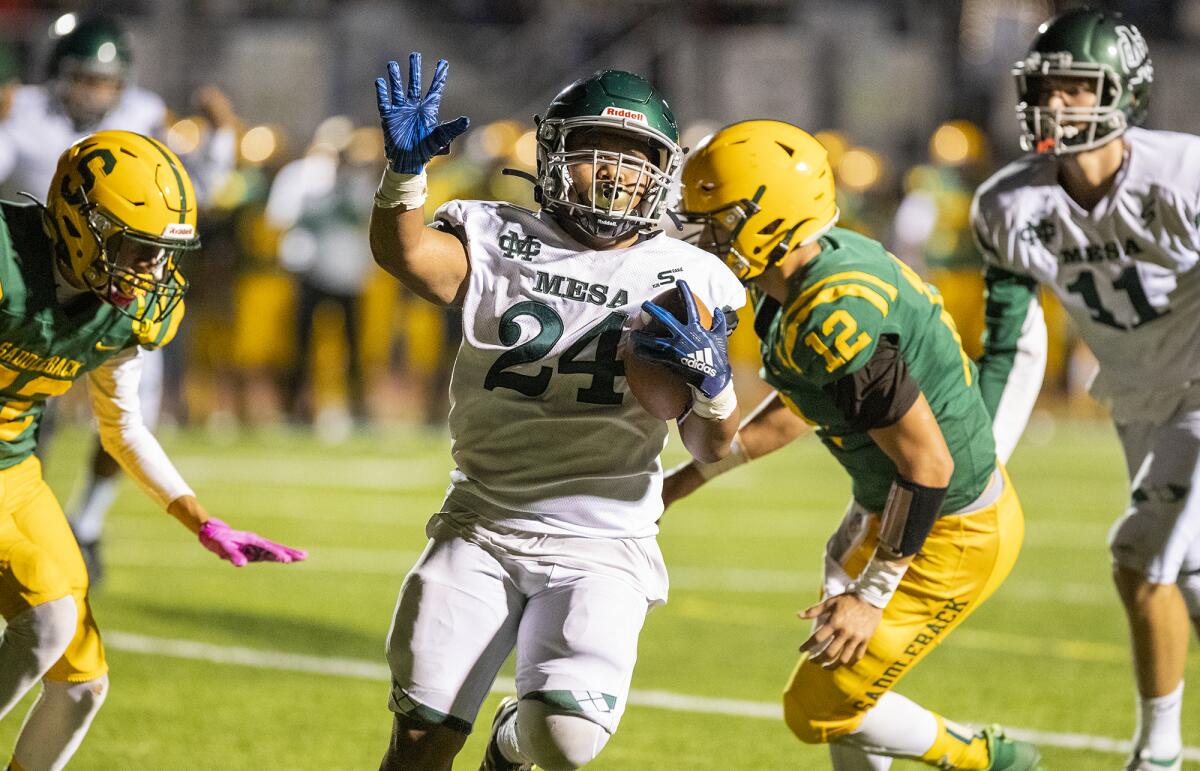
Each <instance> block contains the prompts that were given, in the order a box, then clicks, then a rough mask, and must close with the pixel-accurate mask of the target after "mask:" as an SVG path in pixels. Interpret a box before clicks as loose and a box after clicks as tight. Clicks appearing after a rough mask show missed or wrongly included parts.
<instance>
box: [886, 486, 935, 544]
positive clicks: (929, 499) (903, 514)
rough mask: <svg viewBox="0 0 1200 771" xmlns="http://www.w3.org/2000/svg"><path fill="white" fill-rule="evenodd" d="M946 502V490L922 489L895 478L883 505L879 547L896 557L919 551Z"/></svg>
mask: <svg viewBox="0 0 1200 771" xmlns="http://www.w3.org/2000/svg"><path fill="white" fill-rule="evenodd" d="M945 500H946V488H945V487H925V486H924V485H919V484H917V483H916V482H910V481H909V480H907V479H905V478H904V477H896V479H895V481H893V482H892V489H891V491H890V492H888V497H887V503H885V504H884V506H883V516H882V522H881V523H880V525H879V545H880V547H882V548H883V549H884V550H885V551H886V552H889V553H890V555H891V556H895V557H909V556H911V555H913V554H916V553H917V552H919V551H920V550H921V546H922V545H923V544H924V543H925V539H926V538H927V537H928V536H929V531H930V530H932V529H933V523H934V522H936V521H937V518H938V513H939V512H940V511H941V510H942V502H943V501H945Z"/></svg>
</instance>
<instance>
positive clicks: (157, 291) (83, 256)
mask: <svg viewBox="0 0 1200 771" xmlns="http://www.w3.org/2000/svg"><path fill="white" fill-rule="evenodd" d="M44 219H45V226H46V233H47V235H48V236H49V238H50V241H51V243H52V244H53V247H54V258H55V260H56V262H57V264H58V267H59V273H60V274H61V275H62V277H63V278H64V279H65V280H66V281H67V282H68V283H70V284H71V285H72V286H74V287H75V288H76V289H90V290H91V291H93V292H95V293H96V295H98V296H99V297H100V299H101V300H104V301H105V302H107V303H110V304H112V305H114V306H116V307H117V308H119V309H120V310H121V311H122V312H124V313H126V314H127V315H129V316H131V317H133V318H135V319H137V320H139V321H151V322H153V321H158V320H161V319H162V318H164V317H166V316H167V315H168V314H169V313H170V312H171V309H172V308H174V307H175V305H176V304H177V303H178V302H179V301H180V300H181V299H182V298H183V295H184V293H185V292H186V291H187V280H186V279H185V278H184V277H183V275H182V274H181V273H180V272H179V270H178V264H179V257H180V255H181V254H182V253H183V252H185V251H191V250H194V249H198V248H199V247H200V238H199V236H198V235H197V233H196V192H195V190H194V189H193V188H192V180H191V178H190V177H188V173H187V170H186V169H184V168H183V164H182V163H181V162H180V160H179V158H177V157H176V156H175V153H173V152H171V151H170V150H169V149H167V147H166V145H164V144H162V143H161V142H159V141H157V140H155V139H151V138H150V137H145V136H142V135H140V134H134V133H133V132H130V131H100V132H97V133H95V134H91V135H90V136H86V137H84V138H83V139H81V140H79V141H78V142H76V143H75V144H73V145H71V147H69V148H67V150H66V152H64V153H63V154H62V155H61V156H60V157H59V159H58V169H57V170H56V171H55V173H54V179H53V181H52V182H51V183H50V191H49V193H48V194H47V196H46V209H45V218H44Z"/></svg>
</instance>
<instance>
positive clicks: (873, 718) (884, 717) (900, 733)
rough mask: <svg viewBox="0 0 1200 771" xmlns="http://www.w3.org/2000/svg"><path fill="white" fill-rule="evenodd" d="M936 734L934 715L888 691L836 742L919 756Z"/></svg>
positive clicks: (877, 751)
mask: <svg viewBox="0 0 1200 771" xmlns="http://www.w3.org/2000/svg"><path fill="white" fill-rule="evenodd" d="M937 736H938V721H937V716H935V715H934V714H933V713H932V712H930V711H929V710H927V709H925V708H924V707H922V706H921V705H920V704H917V703H916V702H915V701H912V700H911V699H908V698H906V697H904V696H901V695H900V694H898V693H896V692H895V691H888V692H887V693H885V694H883V696H881V697H880V699H879V702H878V703H877V704H876V705H875V706H874V708H872V709H871V710H870V711H869V712H867V714H866V715H864V716H863V719H862V722H861V723H859V724H858V728H856V729H855V730H854V732H853V733H851V734H849V735H847V736H843V737H842V738H841V739H839V740H838V741H839V743H841V744H845V745H849V746H854V747H858V748H859V749H860V750H863V751H864V752H866V753H868V754H873V755H885V756H889V757H901V758H919V757H921V756H922V755H924V754H925V753H926V752H927V751H928V750H929V748H930V747H932V746H933V743H934V741H936V740H937ZM885 768H886V766H885Z"/></svg>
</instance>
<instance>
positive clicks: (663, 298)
mask: <svg viewBox="0 0 1200 771" xmlns="http://www.w3.org/2000/svg"><path fill="white" fill-rule="evenodd" d="M692 298H693V299H695V301H696V311H697V312H698V313H699V315H700V323H701V324H703V325H704V326H705V327H711V326H712V313H711V312H710V311H709V310H708V308H707V307H706V306H705V305H704V302H703V301H701V299H700V298H699V297H697V296H696V294H695V293H694V292H693V293H692ZM654 303H655V304H657V305H660V306H662V307H663V308H665V309H666V310H668V311H669V312H670V313H671V315H673V316H674V317H675V318H677V319H679V320H680V321H684V322H686V321H687V312H686V311H685V309H684V306H683V297H682V296H680V294H679V291H678V289H676V288H675V287H674V286H672V287H671V288H670V289H668V290H666V291H665V292H663V293H661V294H659V295H658V296H657V297H655V298H654ZM630 328H631V329H645V330H647V331H648V332H650V333H651V334H654V335H665V334H666V333H667V330H666V328H665V327H664V326H663V325H662V324H660V323H659V322H658V321H656V320H655V319H653V318H651V317H650V316H649V315H648V314H646V313H644V312H643V313H640V314H638V317H637V318H636V319H634V321H633V324H632V325H631V327H630ZM625 380H626V382H628V383H629V391H630V393H632V394H633V396H634V398H635V399H637V401H638V404H640V405H642V409H644V410H645V411H646V412H649V413H650V414H651V415H653V416H654V417H656V418H658V419H659V420H674V419H675V418H678V417H679V416H680V415H682V414H683V413H684V412H685V411H686V410H687V408H688V406H689V405H690V404H691V403H692V391H691V388H689V387H688V384H687V383H686V382H685V381H684V380H683V378H681V377H680V376H679V375H677V374H675V373H674V372H672V371H671V370H669V369H667V368H666V367H664V366H662V365H660V364H656V363H654V362H651V361H646V360H645V359H639V358H638V357H636V356H634V355H633V352H632V351H629V350H627V351H626V353H625Z"/></svg>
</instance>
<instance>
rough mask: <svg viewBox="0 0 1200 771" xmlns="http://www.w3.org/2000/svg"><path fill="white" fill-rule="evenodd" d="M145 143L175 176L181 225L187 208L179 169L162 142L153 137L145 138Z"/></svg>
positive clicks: (185, 190) (185, 188)
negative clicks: (157, 154) (155, 151)
mask: <svg viewBox="0 0 1200 771" xmlns="http://www.w3.org/2000/svg"><path fill="white" fill-rule="evenodd" d="M146 141H148V142H149V143H150V144H151V145H152V146H153V147H154V149H155V150H158V152H159V153H161V154H162V157H163V158H164V159H166V161H167V166H168V167H169V168H170V169H171V173H172V174H174V175H175V185H176V186H177V187H178V188H179V221H180V222H181V223H182V222H184V221H185V220H186V218H187V207H188V200H187V186H186V185H184V183H183V176H182V175H181V174H180V173H179V167H178V166H176V165H175V161H174V159H173V158H171V153H170V152H169V151H168V150H167V148H166V147H165V146H164V145H163V144H162V142H159V141H158V140H157V139H155V138H154V137H146Z"/></svg>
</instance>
